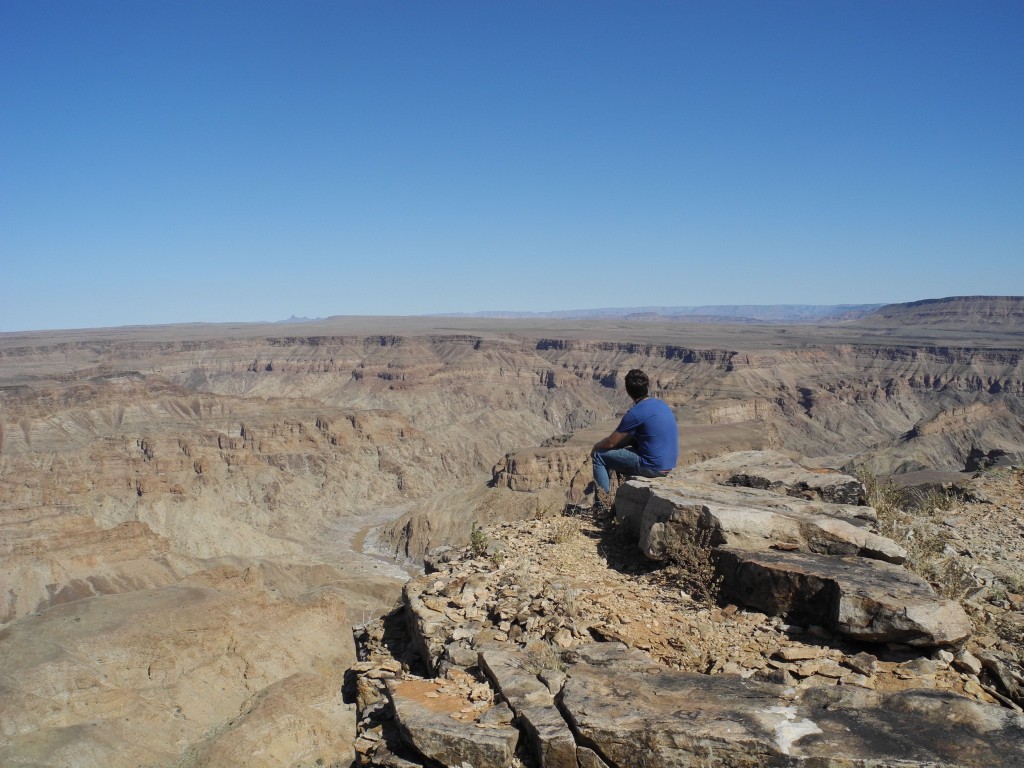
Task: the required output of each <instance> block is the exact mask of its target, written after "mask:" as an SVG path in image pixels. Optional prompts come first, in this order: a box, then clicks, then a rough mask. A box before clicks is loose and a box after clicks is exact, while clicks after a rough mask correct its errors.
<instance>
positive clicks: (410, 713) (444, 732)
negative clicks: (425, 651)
mask: <svg viewBox="0 0 1024 768" xmlns="http://www.w3.org/2000/svg"><path fill="white" fill-rule="evenodd" d="M387 686H388V695H389V697H390V698H391V703H392V706H393V707H394V712H395V719H396V720H397V722H398V726H399V729H400V731H401V734H402V739H403V741H404V742H405V743H406V744H408V745H409V746H410V747H412V748H414V749H415V750H416V751H417V752H419V753H420V754H422V755H423V756H424V757H427V758H429V759H430V760H436V761H438V762H441V763H443V764H444V765H462V764H463V763H469V764H470V765H473V766H474V768H508V766H510V765H511V764H512V758H513V756H514V754H515V749H516V744H517V743H518V741H519V731H518V730H517V729H516V728H514V727H512V726H510V725H509V726H506V725H502V724H500V723H488V724H487V727H486V728H480V727H477V722H476V719H475V718H471V719H458V718H456V717H453V716H458V715H460V714H464V713H463V710H464V709H466V700H465V699H464V698H462V697H459V696H452V695H449V694H446V693H444V692H443V690H442V689H440V688H439V686H438V685H437V683H436V682H434V681H431V680H418V679H412V680H389V681H388V684H387Z"/></svg>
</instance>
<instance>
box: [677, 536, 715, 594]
mask: <svg viewBox="0 0 1024 768" xmlns="http://www.w3.org/2000/svg"><path fill="white" fill-rule="evenodd" d="M711 536H712V533H711V530H710V529H708V528H697V529H696V530H694V531H687V532H684V533H675V534H674V535H673V536H672V537H671V538H670V539H669V540H668V541H666V542H665V550H666V554H667V555H668V559H669V561H670V562H671V563H672V565H671V567H672V568H673V569H674V571H675V574H674V575H675V576H676V578H677V580H678V584H679V587H680V588H681V589H682V590H684V591H685V592H687V593H688V594H689V595H690V596H691V597H692V598H693V599H694V601H695V602H697V603H703V604H707V605H715V604H717V603H718V597H719V593H720V591H721V586H722V577H721V576H720V575H718V572H717V571H716V569H715V561H714V555H713V554H712V546H711Z"/></svg>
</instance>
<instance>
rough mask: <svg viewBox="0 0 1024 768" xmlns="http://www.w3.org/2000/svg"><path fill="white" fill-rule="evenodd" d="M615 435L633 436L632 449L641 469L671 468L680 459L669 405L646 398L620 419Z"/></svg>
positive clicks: (674, 424) (655, 399)
mask: <svg viewBox="0 0 1024 768" xmlns="http://www.w3.org/2000/svg"><path fill="white" fill-rule="evenodd" d="M615 431H616V432H622V433H628V434H630V435H632V437H633V441H632V443H633V450H635V451H636V453H637V455H638V456H639V457H640V466H642V467H646V468H647V469H650V470H653V471H654V472H667V471H669V470H670V469H674V468H675V466H676V462H677V461H678V460H679V427H677V426H676V416H675V414H674V413H672V409H671V408H670V407H669V405H668V403H666V402H665V401H663V400H659V399H658V398H656V397H647V398H644V399H643V400H641V401H640V402H639V403H637V404H636V405H634V406H633V407H632V408H630V409H629V410H628V411H626V415H625V416H623V417H622V421H620V422H619V426H618V427H616V429H615Z"/></svg>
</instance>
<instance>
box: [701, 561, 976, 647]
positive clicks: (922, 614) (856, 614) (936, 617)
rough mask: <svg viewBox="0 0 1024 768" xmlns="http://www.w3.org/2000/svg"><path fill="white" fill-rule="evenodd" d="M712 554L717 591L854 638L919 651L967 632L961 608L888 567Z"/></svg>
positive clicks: (872, 563) (958, 639)
mask: <svg viewBox="0 0 1024 768" xmlns="http://www.w3.org/2000/svg"><path fill="white" fill-rule="evenodd" d="M717 552H718V569H719V573H721V574H722V577H723V582H722V590H723V593H725V594H726V595H727V596H728V597H730V598H731V599H734V600H736V601H738V602H742V603H744V604H745V605H747V606H749V607H751V608H756V609H757V610H760V611H764V612H765V613H768V614H771V615H778V616H783V617H785V618H787V619H791V620H794V621H806V622H808V623H816V624H822V625H825V626H827V627H828V628H829V629H830V630H832V631H835V632H839V633H840V634H843V635H846V636H848V637H852V638H856V639H858V640H867V641H871V642H900V643H906V644H908V645H913V646H919V647H933V646H942V645H953V644H956V643H959V642H962V641H963V640H965V639H966V638H967V637H969V636H970V634H971V622H970V619H969V618H968V617H967V614H966V613H964V610H963V609H962V608H961V607H960V606H959V604H957V603H955V602H953V601H951V600H946V599H943V598H940V597H939V596H937V595H936V594H935V593H934V592H933V591H932V590H931V588H930V587H929V586H928V584H927V582H925V581H924V580H923V579H921V578H919V577H916V576H913V575H911V574H910V573H908V572H907V571H905V570H903V569H902V568H899V567H898V566H895V565H890V564H889V563H883V562H880V561H877V560H867V559H865V558H857V557H852V558H851V557H845V558H836V557H827V556H823V555H814V554H810V553H807V554H803V553H800V554H794V553H790V552H748V551H743V550H737V549H731V548H720V549H719V550H717Z"/></svg>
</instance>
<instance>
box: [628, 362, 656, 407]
mask: <svg viewBox="0 0 1024 768" xmlns="http://www.w3.org/2000/svg"><path fill="white" fill-rule="evenodd" d="M650 386H651V381H650V379H648V378H647V374H646V373H644V372H643V371H641V370H640V369H639V368H634V369H633V370H631V371H630V372H629V373H627V374H626V394H627V395H629V396H630V397H631V398H632V399H633V400H643V399H644V398H645V397H647V390H648V389H649V388H650Z"/></svg>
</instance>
